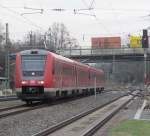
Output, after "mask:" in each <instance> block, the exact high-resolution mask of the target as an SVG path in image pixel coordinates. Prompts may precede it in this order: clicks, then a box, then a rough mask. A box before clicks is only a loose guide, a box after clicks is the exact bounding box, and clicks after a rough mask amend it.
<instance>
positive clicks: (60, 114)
mask: <svg viewBox="0 0 150 136" xmlns="http://www.w3.org/2000/svg"><path fill="white" fill-rule="evenodd" d="M122 94H123V93H121V92H120V93H118V92H117V93H116V92H113V93H112V92H108V93H102V94H100V95H99V94H98V95H97V97H96V98H95V96H90V97H85V98H82V99H77V100H75V101H70V102H67V103H62V104H58V105H54V106H49V107H45V108H41V109H36V110H34V111H29V112H25V113H22V114H19V115H15V116H12V117H11V118H10V117H9V118H4V119H1V120H0V136H30V135H32V134H34V133H37V132H39V131H41V130H43V129H45V128H47V127H50V126H52V125H54V124H56V123H59V122H61V121H63V120H66V119H68V118H70V117H72V116H74V115H77V114H79V113H81V112H84V111H86V110H88V109H90V108H94V107H97V106H99V105H102V104H104V103H106V102H108V101H109V100H112V99H114V98H116V97H118V96H119V95H122Z"/></svg>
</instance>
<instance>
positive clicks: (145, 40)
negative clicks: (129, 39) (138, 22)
mask: <svg viewBox="0 0 150 136" xmlns="http://www.w3.org/2000/svg"><path fill="white" fill-rule="evenodd" d="M142 48H148V34H147V30H143V36H142Z"/></svg>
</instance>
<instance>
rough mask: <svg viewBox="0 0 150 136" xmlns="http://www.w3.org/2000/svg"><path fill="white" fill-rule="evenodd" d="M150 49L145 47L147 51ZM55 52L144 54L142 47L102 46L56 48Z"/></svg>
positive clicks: (67, 53)
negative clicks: (113, 47) (115, 47)
mask: <svg viewBox="0 0 150 136" xmlns="http://www.w3.org/2000/svg"><path fill="white" fill-rule="evenodd" d="M149 52H150V49H149V48H148V49H147V53H149ZM57 53H58V54H60V55H63V56H84V55H86V56H87V55H89V56H92V55H128V54H133V55H134V54H141V55H142V54H144V49H143V48H120V49H104V48H101V49H100V48H94V49H93V48H85V47H84V48H83V47H80V48H67V49H62V50H57Z"/></svg>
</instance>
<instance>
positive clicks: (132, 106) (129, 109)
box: [93, 98, 143, 136]
mask: <svg viewBox="0 0 150 136" xmlns="http://www.w3.org/2000/svg"><path fill="white" fill-rule="evenodd" d="M142 103H143V100H141V99H139V98H138V99H137V98H136V99H134V101H132V103H129V104H128V105H127V106H126V107H125V108H124V109H122V110H121V111H120V112H119V113H118V114H117V115H115V116H114V117H113V118H112V119H111V120H110V121H109V122H108V123H107V124H106V125H104V126H103V127H102V128H101V129H100V130H98V131H97V132H96V133H95V134H94V135H93V136H108V133H109V131H110V129H111V128H113V127H115V126H116V125H118V124H119V123H120V122H122V121H125V120H129V119H133V118H134V116H135V114H136V112H137V109H138V108H139V107H141V105H142Z"/></svg>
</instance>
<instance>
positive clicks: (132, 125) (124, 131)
mask: <svg viewBox="0 0 150 136" xmlns="http://www.w3.org/2000/svg"><path fill="white" fill-rule="evenodd" d="M108 136H150V121H142V120H128V121H124V122H122V123H120V124H118V125H117V126H116V127H115V128H112V129H111V131H110V133H109V135H108Z"/></svg>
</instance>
